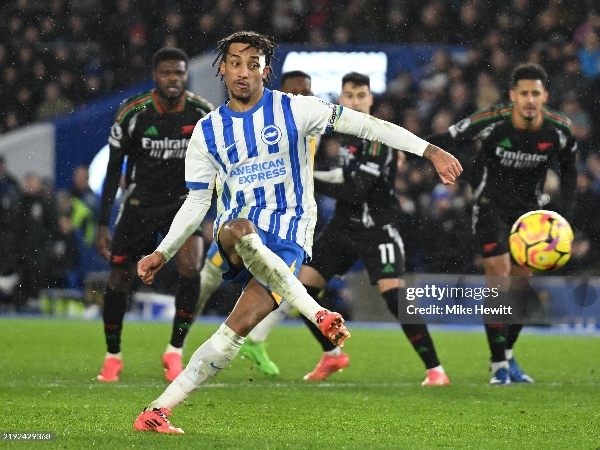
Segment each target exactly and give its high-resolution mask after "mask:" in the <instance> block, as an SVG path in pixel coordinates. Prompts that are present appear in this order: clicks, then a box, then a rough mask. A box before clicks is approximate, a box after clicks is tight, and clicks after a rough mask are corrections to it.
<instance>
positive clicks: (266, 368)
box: [240, 337, 279, 376]
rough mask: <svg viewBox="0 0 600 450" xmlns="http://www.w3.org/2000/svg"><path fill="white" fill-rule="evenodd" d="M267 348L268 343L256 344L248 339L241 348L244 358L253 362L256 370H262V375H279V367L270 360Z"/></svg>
mask: <svg viewBox="0 0 600 450" xmlns="http://www.w3.org/2000/svg"><path fill="white" fill-rule="evenodd" d="M266 347H267V344H266V343H264V342H254V341H253V340H252V339H250V338H249V337H247V338H246V341H245V342H244V343H243V344H242V347H241V348H240V354H241V355H242V356H243V357H244V358H248V359H249V360H250V361H252V362H253V363H254V365H255V366H256V369H257V370H260V371H261V372H262V373H264V374H266V375H271V376H275V375H279V367H277V366H276V365H275V363H274V362H273V361H271V359H269V355H267V350H266Z"/></svg>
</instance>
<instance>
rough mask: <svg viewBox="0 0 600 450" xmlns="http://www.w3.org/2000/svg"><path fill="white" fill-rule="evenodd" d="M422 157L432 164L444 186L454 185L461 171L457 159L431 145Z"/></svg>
mask: <svg viewBox="0 0 600 450" xmlns="http://www.w3.org/2000/svg"><path fill="white" fill-rule="evenodd" d="M423 157H424V158H427V159H429V160H430V161H431V162H432V163H433V165H434V167H435V171H436V172H437V174H438V175H439V176H440V178H441V180H442V183H444V184H454V181H455V180H456V179H457V178H458V177H459V176H460V174H461V173H462V171H463V168H462V166H461V165H460V163H459V162H458V159H456V158H455V157H454V156H452V155H451V154H450V153H448V152H446V151H444V150H442V149H441V148H439V147H437V146H435V145H433V144H428V145H427V147H426V148H425V151H424V152H423Z"/></svg>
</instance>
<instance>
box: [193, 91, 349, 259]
mask: <svg viewBox="0 0 600 450" xmlns="http://www.w3.org/2000/svg"><path fill="white" fill-rule="evenodd" d="M342 111H343V107H341V106H339V105H333V104H330V103H327V102H324V101H322V100H320V99H318V98H316V97H303V96H292V95H288V94H284V93H282V92H279V91H271V90H269V89H266V88H265V90H264V95H263V97H262V99H261V100H260V101H259V102H258V104H257V105H256V106H254V108H252V109H251V110H249V111H246V112H242V113H239V112H235V111H232V110H231V109H229V108H228V107H227V106H226V105H222V106H221V107H219V108H218V109H216V110H215V111H212V112H211V113H209V114H208V115H207V116H206V117H204V118H203V119H201V120H200V121H199V122H198V124H197V126H196V128H195V129H194V133H193V135H192V137H191V140H190V143H189V146H188V150H187V155H186V163H185V168H186V169H185V179H186V184H187V187H188V188H190V189H213V188H215V187H216V189H217V193H218V204H217V218H216V221H215V227H214V228H215V233H216V231H217V230H218V229H219V227H220V226H221V225H222V224H224V223H225V222H227V221H228V220H231V219H235V218H244V219H248V220H250V221H252V222H253V223H254V224H255V225H256V226H257V227H259V228H261V229H262V230H264V231H268V232H271V233H274V234H276V235H278V236H279V237H281V238H283V239H288V240H291V241H294V242H296V243H297V244H298V245H300V246H301V247H302V248H304V250H305V251H306V253H307V254H308V255H310V254H311V248H312V240H313V232H314V228H315V224H316V220H317V208H316V203H315V200H314V192H313V159H314V150H315V139H314V138H315V137H316V136H318V135H319V134H323V133H325V132H327V131H333V129H335V126H336V124H337V121H338V120H339V118H340V116H341V114H342Z"/></svg>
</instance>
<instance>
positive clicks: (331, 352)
mask: <svg viewBox="0 0 600 450" xmlns="http://www.w3.org/2000/svg"><path fill="white" fill-rule="evenodd" d="M325 354H326V355H329V356H340V355H341V354H342V347H338V346H336V347H335V348H334V349H333V350H329V351H328V352H325Z"/></svg>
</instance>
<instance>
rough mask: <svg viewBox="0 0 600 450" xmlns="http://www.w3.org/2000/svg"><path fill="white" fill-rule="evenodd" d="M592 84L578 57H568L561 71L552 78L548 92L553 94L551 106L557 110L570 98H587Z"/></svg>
mask: <svg viewBox="0 0 600 450" xmlns="http://www.w3.org/2000/svg"><path fill="white" fill-rule="evenodd" d="M590 86H591V83H590V80H589V79H588V78H586V77H584V76H583V74H582V72H581V65H580V63H579V59H578V58H577V57H576V56H570V57H566V58H565V59H564V60H563V65H562V68H561V70H560V71H559V72H558V73H557V74H556V75H555V76H553V77H552V78H550V82H549V86H548V90H549V91H551V92H552V96H551V98H550V100H551V102H549V104H550V106H552V107H554V108H557V107H558V106H559V105H560V103H562V102H563V101H564V100H566V99H568V98H585V93H586V92H588V89H589V88H590Z"/></svg>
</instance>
